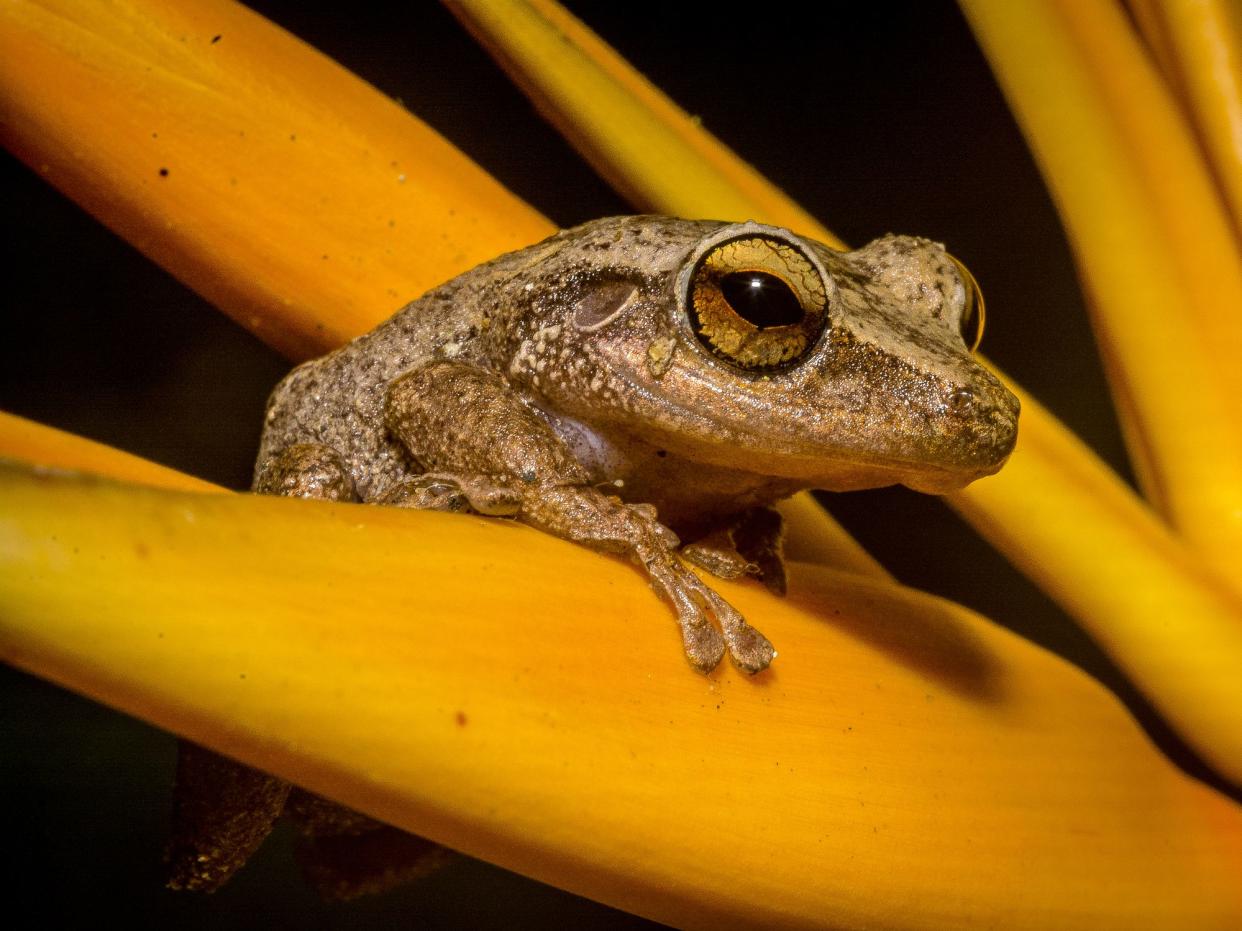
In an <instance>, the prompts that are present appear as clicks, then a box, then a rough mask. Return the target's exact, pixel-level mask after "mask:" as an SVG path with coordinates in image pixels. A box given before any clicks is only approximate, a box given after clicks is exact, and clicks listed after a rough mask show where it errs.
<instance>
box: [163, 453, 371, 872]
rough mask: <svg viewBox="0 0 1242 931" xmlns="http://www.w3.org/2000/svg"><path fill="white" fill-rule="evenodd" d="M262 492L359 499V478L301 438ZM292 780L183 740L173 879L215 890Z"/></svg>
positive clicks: (267, 829) (276, 464) (266, 473)
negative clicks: (355, 492) (356, 485)
mask: <svg viewBox="0 0 1242 931" xmlns="http://www.w3.org/2000/svg"><path fill="white" fill-rule="evenodd" d="M254 490H255V491H257V492H259V493H260V494H269V495H284V496H287V497H296V498H319V499H323V500H328V501H354V500H357V497H356V495H355V494H354V484H353V480H352V479H351V478H350V475H349V470H348V469H347V468H346V466H345V463H344V461H343V460H342V459H341V457H340V456H339V455H338V454H337V453H336V452H335V451H334V450H332V449H330V448H328V447H326V446H322V445H319V444H315V443H300V444H295V445H293V446H289V447H287V448H286V449H284V450H281V451H280V452H279V453H277V454H276V455H274V456H272V457H270V458H269V459H267V460H266V461H265V462H264V463H263V464H262V466H261V467H260V468H259V471H258V475H256V477H255V483H254ZM289 790H290V785H289V783H287V782H285V781H284V780H283V779H278V778H277V777H275V776H269V775H268V774H267V773H263V772H260V771H259V770H256V769H251V768H250V767H248V766H243V765H242V764H240V763H237V762H235V761H233V760H231V759H229V758H228V757H224V756H221V755H220V754H218V753H214V752H212V751H211V750H208V749H206V748H204V747H199V746H197V745H196V744H192V743H190V742H189V741H185V740H183V741H180V744H179V747H178V759H177V783H176V787H175V788H174V790H173V818H172V821H173V824H172V838H171V841H170V843H169V846H168V853H167V860H168V885H169V886H170V887H171V888H173V889H195V890H200V891H204V892H211V891H214V890H216V889H218V888H220V887H221V886H222V885H224V884H225V883H226V882H227V881H228V880H229V878H230V877H231V876H232V875H233V874H234V873H235V872H237V870H238V869H240V868H241V866H242V865H243V864H244V863H245V862H246V861H247V860H248V859H249V858H250V856H251V854H253V853H254V852H255V851H256V850H257V849H258V848H259V845H260V844H261V843H263V841H264V839H265V838H266V837H267V835H268V834H269V833H271V830H272V826H273V824H275V822H276V819H277V818H279V817H280V814H281V812H282V811H283V810H284V807H285V801H286V799H287V798H288V795H289Z"/></svg>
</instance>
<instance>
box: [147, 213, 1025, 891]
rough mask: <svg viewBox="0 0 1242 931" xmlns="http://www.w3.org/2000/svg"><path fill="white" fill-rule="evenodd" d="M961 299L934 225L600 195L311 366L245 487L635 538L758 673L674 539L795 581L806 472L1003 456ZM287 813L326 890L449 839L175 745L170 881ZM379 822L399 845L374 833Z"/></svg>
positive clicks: (765, 655) (659, 571) (272, 421)
mask: <svg viewBox="0 0 1242 931" xmlns="http://www.w3.org/2000/svg"><path fill="white" fill-rule="evenodd" d="M969 300H970V290H969V287H968V286H967V285H966V284H965V283H964V282H963V281H962V279H961V276H960V272H959V271H958V267H957V266H956V264H955V263H954V262H953V261H952V260H951V259H950V258H949V257H948V256H947V254H946V253H945V252H944V249H943V248H942V247H941V246H939V245H938V244H936V243H932V242H929V241H927V240H923V239H916V238H912V237H907V236H886V237H883V238H881V239H878V240H876V241H875V242H872V243H871V244H869V245H867V246H865V247H863V248H862V249H859V250H857V251H855V252H850V253H840V252H835V251H833V250H831V249H828V248H827V247H825V246H823V245H820V244H818V243H815V242H812V241H809V240H805V239H801V238H798V237H796V236H794V235H793V234H792V233H790V232H788V231H786V230H780V229H776V228H772V227H763V226H759V225H757V224H754V223H747V224H726V223H718V222H705V221H687V220H676V219H669V218H666V217H650V216H648V217H643V216H639V217H615V218H609V219H603V220H597V221H595V222H592V223H587V224H585V225H583V226H580V227H577V228H575V229H571V230H566V231H564V232H561V233H558V234H557V235H555V236H553V237H551V238H550V239H547V240H545V241H544V242H542V243H539V244H537V245H534V246H531V247H529V248H527V249H523V250H521V251H518V252H514V253H510V254H508V255H504V256H501V257H500V258H497V259H495V260H494V261H492V262H488V263H486V264H484V265H481V266H479V267H478V268H475V269H473V270H471V271H469V272H466V273H465V274H463V275H461V276H459V277H457V278H455V279H453V280H452V281H450V282H448V283H446V284H444V285H442V286H441V287H439V288H436V289H435V290H433V291H431V292H429V293H428V294H426V295H424V296H423V297H421V298H419V299H418V300H416V301H414V302H413V303H411V304H409V305H408V306H407V307H405V308H403V309H402V310H401V311H399V312H398V313H397V314H395V315H394V316H393V317H392V318H390V319H389V320H388V321H386V322H385V323H383V324H381V325H380V326H378V327H377V328H376V329H375V330H373V331H371V332H370V333H368V334H366V335H364V336H362V337H360V338H359V339H357V340H355V341H354V342H352V343H350V344H349V345H348V346H345V347H343V348H341V349H339V350H337V351H336V352H333V353H331V354H330V355H327V356H325V357H323V358H321V359H317V360H314V361H312V362H308V363H306V364H305V365H302V366H300V367H299V368H297V369H295V370H294V371H293V372H292V373H291V374H290V375H289V376H288V377H287V378H286V379H285V380H284V381H282V382H281V384H280V385H279V386H278V387H277V388H276V390H275V391H274V392H273V393H272V396H271V399H270V401H269V404H268V411H267V422H266V425H265V429H264V432H263V439H262V445H261V449H260V454H259V460H258V466H257V468H256V474H255V485H254V487H255V490H256V491H258V492H260V493H264V494H279V495H289V496H297V497H309V498H321V499H327V500H334V501H366V502H372V503H376V504H386V505H395V506H404V507H417V508H437V509H442V510H458V511H465V510H473V511H475V512H477V513H481V514H485V515H496V516H507V517H512V518H516V519H517V520H520V521H523V522H525V523H528V524H530V525H532V526H534V527H537V528H540V529H542V530H544V531H546V532H549V533H553V534H555V535H557V536H561V537H564V538H566V539H570V540H574V541H577V542H579V543H582V544H584V545H587V546H591V547H593V548H595V549H599V550H603V551H608V552H616V553H622V554H625V555H627V556H629V557H630V558H632V559H634V560H635V561H637V562H638V564H639V565H640V566H641V567H642V569H643V570H644V571H645V572H646V574H647V577H648V579H649V580H650V582H651V584H652V586H653V587H654V588H655V589H656V590H657V591H659V592H660V593H661V595H663V596H664V598H665V599H667V600H668V601H669V602H670V603H671V605H672V606H673V608H674V611H675V612H676V615H677V619H678V622H679V624H680V627H681V632H682V641H683V646H684V649H685V653H686V656H687V658H688V659H689V661H690V663H691V665H692V666H693V667H695V668H696V669H698V670H700V671H709V670H711V669H712V668H714V667H715V666H716V664H717V663H718V662H719V661H720V659H721V657H722V656H723V654H724V652H725V650H726V649H727V650H728V652H729V654H730V656H731V658H732V660H733V661H734V663H735V664H736V665H737V666H738V668H739V669H741V670H743V671H744V672H747V673H757V672H760V671H761V670H763V669H765V668H766V667H767V666H768V664H769V663H770V662H771V661H772V659H773V657H774V656H775V651H774V650H773V648H772V645H771V644H770V643H769V642H768V640H767V638H765V637H764V636H763V635H762V634H761V633H759V632H758V631H757V630H755V629H754V628H753V627H751V626H750V625H749V624H747V622H746V621H745V620H744V619H743V618H742V616H741V615H740V614H739V613H738V612H737V611H736V610H735V609H734V608H733V607H732V606H731V605H730V604H728V602H726V601H725V600H724V599H723V598H721V597H720V595H718V594H717V593H716V592H715V591H714V590H713V589H712V588H711V587H710V586H709V585H707V584H706V583H705V582H703V581H702V580H701V579H700V578H699V577H698V576H697V575H696V574H695V573H693V572H692V571H690V570H689V569H688V568H687V567H686V566H685V565H684V564H683V562H682V561H681V559H680V558H679V555H678V547H679V545H680V541H681V540H688V541H693V542H692V543H690V545H688V546H685V547H681V549H680V554H681V555H684V556H685V557H686V558H687V559H689V560H691V561H692V562H694V563H695V564H697V565H699V566H700V567H702V568H704V569H707V570H708V571H710V572H713V573H715V574H717V575H720V576H724V577H736V576H739V575H742V574H745V573H751V574H755V575H759V576H760V577H761V578H762V580H763V581H764V583H765V584H766V585H767V586H768V587H769V588H771V589H772V590H774V591H776V592H778V593H783V592H784V589H785V576H784V566H783V563H782V559H781V548H780V537H781V524H780V517H779V515H778V514H777V513H776V512H775V511H773V510H771V509H770V508H769V507H768V505H770V504H772V503H773V502H775V501H777V500H779V499H781V498H784V497H786V496H788V495H790V494H792V493H794V492H795V491H798V490H800V489H804V488H822V489H828V490H833V491H847V490H850V489H858V488H870V487H877V486H882V485H891V484H895V483H901V484H905V485H908V486H910V487H911V488H915V489H918V490H920V491H929V492H945V491H949V490H952V489H956V488H960V487H962V486H964V485H966V484H968V483H969V482H971V481H973V480H975V479H977V478H980V477H982V476H985V475H988V474H991V473H993V472H995V471H996V470H997V469H999V468H1000V467H1001V465H1002V464H1003V463H1004V461H1005V459H1006V457H1007V456H1008V455H1009V453H1010V451H1011V450H1012V448H1013V444H1014V440H1015V437H1016V432H1017V417H1018V401H1017V399H1016V398H1015V397H1014V396H1013V395H1012V394H1011V393H1010V392H1009V391H1007V390H1006V389H1005V388H1004V387H1003V386H1002V385H1001V384H1000V383H999V382H998V381H997V380H996V379H995V378H994V377H993V376H992V375H991V374H989V373H988V372H987V371H986V370H984V369H983V368H982V367H981V366H980V365H979V364H978V363H976V362H975V361H974V359H973V358H972V357H971V354H970V351H969V350H968V349H967V346H966V344H965V342H964V341H963V337H962V332H961V331H962V317H963V314H964V312H965V311H966V308H967V305H968V303H969ZM282 812H287V813H289V814H291V815H292V816H293V817H294V818H295V819H296V820H298V821H299V822H300V823H301V824H302V829H303V832H304V834H305V836H306V837H307V839H308V840H307V843H308V844H309V848H308V852H306V853H305V854H304V856H303V860H304V862H305V864H306V865H307V868H308V870H309V872H310V873H311V875H312V877H313V878H314V881H315V882H316V883H317V884H318V885H319V886H320V887H321V890H324V891H326V893H327V894H328V895H330V896H334V897H335V896H350V895H354V894H359V893H361V892H365V891H376V890H378V889H381V888H385V887H386V886H388V885H391V884H393V883H395V882H398V881H400V880H402V879H404V878H408V877H410V876H415V875H418V874H419V873H421V872H424V871H425V870H426V869H427V868H428V864H429V863H430V862H434V861H435V860H436V858H437V857H439V856H442V854H441V853H440V852H439V851H438V850H437V849H436V848H434V846H433V845H431V846H429V845H426V844H425V842H419V841H418V840H417V839H414V838H410V837H408V835H402V834H400V832H396V831H394V829H391V828H386V827H384V826H382V825H379V824H376V823H375V822H371V821H370V820H369V819H366V818H364V817H363V816H361V815H357V814H355V813H352V812H348V811H346V810H344V809H341V808H339V807H337V806H334V805H332V804H331V803H328V802H325V801H323V800H318V799H315V798H313V797H311V796H308V795H307V794H306V793H303V792H301V791H300V790H297V789H292V788H291V787H290V786H289V784H288V783H285V782H282V781H281V780H278V779H276V778H274V777H271V776H267V775H265V774H262V773H258V772H255V771H253V770H247V769H245V768H244V767H239V766H238V765H237V764H235V763H232V762H231V761H229V760H226V759H224V758H221V757H218V756H216V755H215V754H213V753H210V752H209V751H206V750H203V749H201V748H196V747H193V746H191V745H184V746H183V749H182V754H181V759H180V762H179V769H178V791H177V797H176V805H175V811H174V831H173V840H172V844H171V846H170V852H169V859H170V867H171V880H170V885H172V886H174V887H175V888H192V889H207V890H210V889H214V888H218V887H219V886H220V885H222V884H223V883H224V882H225V881H226V880H227V879H228V878H229V876H231V875H232V873H233V872H235V871H236V870H237V869H238V868H239V867H240V866H241V865H242V864H243V863H244V862H245V860H246V859H247V858H248V857H249V855H250V854H251V853H252V852H253V851H254V850H255V849H256V848H257V847H258V845H259V844H260V843H261V842H262V840H263V838H264V837H265V836H266V835H267V833H268V831H269V830H270V829H271V826H272V824H273V823H274V821H275V820H276V818H277V817H279V816H280V815H281V813H282ZM364 838H370V840H371V841H375V842H377V843H379V844H380V845H381V846H382V847H383V849H384V851H385V852H384V856H383V857H382V858H380V859H376V858H373V857H372V858H367V857H359V856H358V855H357V851H356V850H355V849H354V847H353V846H352V845H354V844H356V843H361V842H362V840H363V839H364ZM342 845H345V846H344V847H342ZM372 860H375V862H377V863H380V864H381V868H379V869H378V870H375V871H372V872H367V871H366V870H365V869H364V868H363V867H361V866H359V864H363V863H369V862H372Z"/></svg>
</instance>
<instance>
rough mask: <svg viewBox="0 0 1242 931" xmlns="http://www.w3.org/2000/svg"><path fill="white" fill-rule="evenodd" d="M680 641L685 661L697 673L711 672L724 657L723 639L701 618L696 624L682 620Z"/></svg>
mask: <svg viewBox="0 0 1242 931" xmlns="http://www.w3.org/2000/svg"><path fill="white" fill-rule="evenodd" d="M681 640H682V644H683V645H684V646H685V649H686V659H688V660H689V661H690V665H691V666H693V667H694V668H695V669H697V670H698V671H699V672H702V673H708V672H711V671H712V670H713V669H715V668H716V666H717V665H718V664H719V663H720V660H721V657H723V656H724V652H725V642H724V638H723V637H721V636H720V633H719V631H717V630H716V628H714V627H712V625H711V624H709V623H708V622H707V619H706V618H703V617H701V616H700V618H699V619H698V620H697V622H695V621H688V620H686V619H682V622H681Z"/></svg>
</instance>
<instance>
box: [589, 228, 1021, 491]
mask: <svg viewBox="0 0 1242 931" xmlns="http://www.w3.org/2000/svg"><path fill="white" fill-rule="evenodd" d="M686 230H687V231H690V232H687V234H686V236H685V238H684V239H683V240H682V241H681V242H680V243H679V244H678V246H679V248H678V249H677V251H676V256H675V259H674V258H671V257H670V258H665V257H666V256H669V252H670V251H671V250H669V249H668V248H666V249H665V250H664V251H663V253H662V255H661V259H662V260H661V261H659V262H656V263H654V265H655V266H656V267H653V268H651V269H649V271H651V272H652V273H653V274H652V277H651V278H649V279H648V285H647V286H646V287H643V288H639V289H637V290H636V291H635V292H634V293H633V294H631V295H630V296H629V298H628V301H627V306H626V307H625V309H624V311H623V312H618V313H616V314H615V315H613V316H612V317H610V318H608V319H607V320H606V321H605V323H606V326H604V327H601V328H600V329H599V330H598V331H597V332H596V335H595V338H594V339H593V340H592V341H591V349H590V350H589V354H590V355H592V356H595V357H596V360H597V361H596V363H595V365H596V366H597V367H598V369H599V370H600V371H603V372H606V374H607V376H608V377H607V378H606V379H604V381H605V382H607V384H608V385H609V388H608V392H609V394H610V396H611V397H612V398H613V399H614V401H613V402H612V413H611V415H609V419H611V420H612V421H613V422H614V423H616V424H617V425H619V426H621V427H624V428H626V429H627V430H629V431H630V432H632V433H633V432H637V435H639V436H641V437H643V438H644V439H650V440H651V441H654V442H657V443H659V444H660V445H661V446H663V447H666V448H668V449H669V450H671V451H673V452H676V453H678V454H680V455H682V456H685V457H687V458H691V459H695V460H698V461H704V462H711V463H712V464H715V465H723V466H729V467H733V468H737V469H740V470H743V471H747V472H756V473H759V474H765V475H773V476H781V477H785V478H791V479H795V480H797V481H799V482H805V484H806V485H808V486H818V487H823V488H829V489H839V490H846V489H850V488H862V487H874V486H880V485H887V484H896V483H900V484H905V485H908V486H910V487H912V488H915V489H918V490H920V491H929V492H934V493H942V492H945V491H950V490H953V489H955V488H959V487H962V486H963V485H966V484H968V483H969V482H971V481H973V480H974V479H976V478H980V477H982V476H984V475H989V474H991V473H993V472H995V471H997V470H998V469H999V468H1000V467H1001V465H1003V464H1004V462H1005V459H1006V458H1007V457H1008V456H1009V454H1010V452H1011V451H1012V449H1013V446H1014V441H1015V438H1016V435H1017V418H1018V400H1017V398H1015V397H1014V395H1013V394H1012V393H1011V392H1010V391H1009V390H1007V389H1006V388H1005V387H1004V386H1003V385H1002V384H1001V383H1000V381H999V380H998V379H997V378H996V377H995V376H994V375H992V374H991V373H990V372H989V371H987V369H985V368H984V367H983V366H982V365H981V364H980V362H979V361H978V360H977V359H976V358H975V357H974V355H973V350H974V347H975V344H976V343H977V330H978V329H979V327H980V324H981V320H980V315H981V311H982V307H981V304H980V299H979V296H978V293H977V288H976V286H975V284H974V281H973V279H971V278H970V276H969V273H968V272H966V271H965V269H964V268H963V267H962V266H961V265H960V263H958V262H957V261H956V260H955V259H953V258H952V257H951V256H950V255H949V254H948V253H947V252H945V250H944V248H943V247H942V246H941V245H939V244H937V243H934V242H930V241H928V240H925V239H917V238H913V237H909V236H891V235H890V236H885V237H882V238H880V239H877V240H875V241H874V242H872V243H870V244H868V245H866V246H864V247H863V248H861V249H858V250H857V251H854V252H848V253H843V252H837V251H835V250H833V249H830V248H828V247H827V246H824V245H822V244H820V243H817V242H814V241H811V240H807V239H804V238H801V237H798V236H795V235H794V234H792V233H790V232H789V231H788V230H784V229H779V228H776V227H770V226H763V225H760V224H757V223H741V224H712V225H710V226H707V227H705V225H704V224H686ZM620 290H625V289H624V288H621V289H620ZM617 293H619V291H618V292H617ZM595 309H596V310H598V308H595ZM591 319H592V321H595V322H594V323H593V324H592V325H593V326H596V327H600V324H599V323H598V321H599V320H601V319H604V318H601V317H599V316H598V314H596V315H595V316H593V317H592V318H591ZM604 329H608V330H610V331H611V332H608V333H605V332H603V330H604ZM595 413H596V415H597V416H598V414H599V410H598V405H596V411H595Z"/></svg>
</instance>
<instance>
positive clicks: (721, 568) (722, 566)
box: [681, 540, 759, 579]
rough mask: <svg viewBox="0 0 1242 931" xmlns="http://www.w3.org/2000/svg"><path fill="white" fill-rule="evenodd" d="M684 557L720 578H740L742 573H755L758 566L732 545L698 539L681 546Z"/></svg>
mask: <svg viewBox="0 0 1242 931" xmlns="http://www.w3.org/2000/svg"><path fill="white" fill-rule="evenodd" d="M681 555H682V556H684V557H685V559H686V560H687V561H688V562H690V563H693V564H694V565H696V566H698V567H699V568H700V569H703V570H705V571H707V572H710V573H711V574H712V575H714V576H717V577H718V578H721V579H740V578H741V577H742V576H744V575H757V574H758V573H759V566H758V564H757V563H753V562H751V561H750V560H748V559H747V558H746V557H745V556H743V555H742V554H741V553H739V552H738V551H737V550H735V549H734V548H733V547H732V546H716V545H713V544H712V543H709V542H707V541H703V540H699V541H698V542H696V543H688V544H686V545H685V546H683V547H682V548H681Z"/></svg>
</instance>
